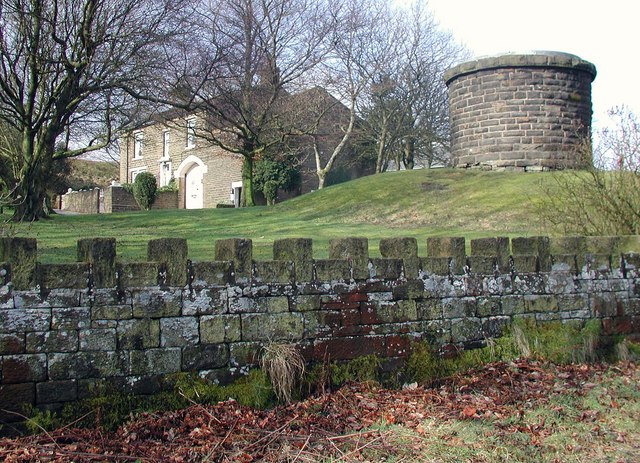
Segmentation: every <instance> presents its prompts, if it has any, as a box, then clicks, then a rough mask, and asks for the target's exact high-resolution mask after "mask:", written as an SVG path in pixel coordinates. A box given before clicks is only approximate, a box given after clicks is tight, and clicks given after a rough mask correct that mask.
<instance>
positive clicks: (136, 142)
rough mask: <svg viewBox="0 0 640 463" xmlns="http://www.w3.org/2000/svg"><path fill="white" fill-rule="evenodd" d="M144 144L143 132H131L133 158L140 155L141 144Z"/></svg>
mask: <svg viewBox="0 0 640 463" xmlns="http://www.w3.org/2000/svg"><path fill="white" fill-rule="evenodd" d="M143 145H144V133H143V132H136V133H134V134H133V159H139V158H141V157H142V146H143Z"/></svg>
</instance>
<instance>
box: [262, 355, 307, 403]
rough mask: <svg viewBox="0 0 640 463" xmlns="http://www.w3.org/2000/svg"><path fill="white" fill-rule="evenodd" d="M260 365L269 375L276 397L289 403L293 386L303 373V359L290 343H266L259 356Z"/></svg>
mask: <svg viewBox="0 0 640 463" xmlns="http://www.w3.org/2000/svg"><path fill="white" fill-rule="evenodd" d="M260 367H261V368H262V370H263V371H265V372H266V373H267V375H269V379H270V380H271V385H272V386H273V390H274V392H275V394H276V397H277V398H278V400H280V401H281V402H285V403H290V402H291V396H292V393H293V388H294V387H295V385H296V383H297V382H298V381H300V380H301V379H302V377H303V375H304V359H303V358H302V355H301V354H300V352H298V350H297V349H296V348H295V346H293V345H291V344H276V343H269V344H267V345H266V346H265V347H264V349H263V352H262V356H261V358H260Z"/></svg>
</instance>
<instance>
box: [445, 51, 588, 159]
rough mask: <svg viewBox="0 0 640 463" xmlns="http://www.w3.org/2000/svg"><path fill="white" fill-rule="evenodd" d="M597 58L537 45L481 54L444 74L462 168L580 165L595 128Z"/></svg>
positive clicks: (454, 148) (454, 153)
mask: <svg viewBox="0 0 640 463" xmlns="http://www.w3.org/2000/svg"><path fill="white" fill-rule="evenodd" d="M595 77H596V68H595V66H594V65H593V64H591V63H589V62H588V61H585V60H583V59H581V58H579V57H577V56H575V55H570V54H567V53H559V52H547V51H536V52H527V53H521V54H515V53H510V54H504V55H499V56H491V57H485V58H479V59H477V60H475V61H469V62H466V63H462V64H460V65H458V66H456V67H454V68H452V69H450V70H449V71H447V73H445V81H446V83H447V87H448V88H449V105H450V116H451V118H450V119H451V154H452V158H453V163H454V165H455V166H457V167H480V168H485V169H500V170H502V169H506V170H521V171H525V170H547V169H560V168H565V167H576V166H578V165H579V163H581V162H582V161H581V160H580V159H579V156H578V155H577V153H576V147H577V145H579V144H580V143H581V142H582V141H583V140H585V138H588V137H590V135H591V115H592V110H591V82H593V79H595Z"/></svg>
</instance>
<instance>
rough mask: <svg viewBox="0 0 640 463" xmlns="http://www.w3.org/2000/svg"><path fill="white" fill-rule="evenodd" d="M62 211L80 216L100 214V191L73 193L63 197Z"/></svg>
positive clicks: (97, 189) (96, 189)
mask: <svg viewBox="0 0 640 463" xmlns="http://www.w3.org/2000/svg"><path fill="white" fill-rule="evenodd" d="M60 209H62V210H63V211H66V212H77V213H79V214H98V213H100V189H99V188H95V189H93V190H86V191H71V192H69V193H66V194H64V195H62V197H61V205H60Z"/></svg>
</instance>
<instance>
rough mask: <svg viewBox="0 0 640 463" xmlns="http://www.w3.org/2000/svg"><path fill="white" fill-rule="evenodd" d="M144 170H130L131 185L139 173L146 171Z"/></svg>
mask: <svg viewBox="0 0 640 463" xmlns="http://www.w3.org/2000/svg"><path fill="white" fill-rule="evenodd" d="M146 170H147V169H146V168H142V169H132V170H131V183H133V182H135V181H136V177H137V176H138V174H139V173H141V172H144V171H146Z"/></svg>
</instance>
